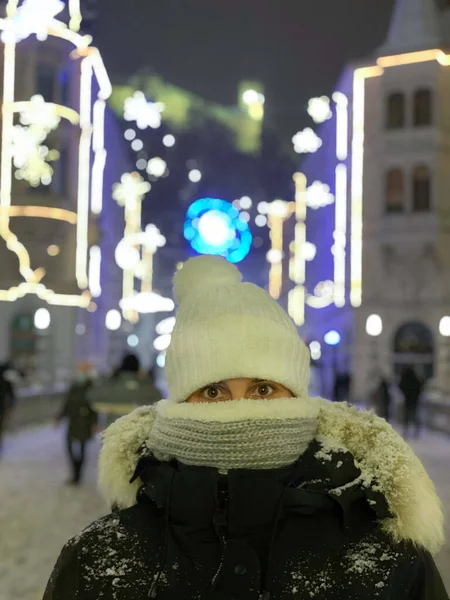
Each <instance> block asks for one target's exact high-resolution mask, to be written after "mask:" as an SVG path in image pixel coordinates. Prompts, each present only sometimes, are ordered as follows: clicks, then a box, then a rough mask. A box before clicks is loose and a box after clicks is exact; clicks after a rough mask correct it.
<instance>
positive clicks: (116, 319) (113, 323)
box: [105, 308, 122, 331]
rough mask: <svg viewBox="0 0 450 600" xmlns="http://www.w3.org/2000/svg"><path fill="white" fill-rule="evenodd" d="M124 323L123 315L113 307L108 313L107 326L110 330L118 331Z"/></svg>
mask: <svg viewBox="0 0 450 600" xmlns="http://www.w3.org/2000/svg"><path fill="white" fill-rule="evenodd" d="M121 325H122V316H121V314H120V312H119V311H118V310H116V309H115V308H113V309H112V310H109V311H108V312H107V313H106V317H105V327H106V329H109V331H117V330H118V329H120V327H121Z"/></svg>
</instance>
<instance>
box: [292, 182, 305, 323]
mask: <svg viewBox="0 0 450 600" xmlns="http://www.w3.org/2000/svg"><path fill="white" fill-rule="evenodd" d="M293 179H294V184H295V220H296V224H295V230H294V253H293V257H292V259H291V260H292V263H291V265H290V269H289V271H290V273H289V275H290V279H291V280H292V281H293V282H294V283H295V287H294V288H293V289H292V290H291V291H290V292H289V296H288V311H289V314H290V316H291V317H292V319H293V320H294V323H295V324H296V325H298V326H300V325H303V323H304V322H305V297H306V290H305V277H306V263H305V255H304V246H305V243H306V185H307V181H306V177H305V175H304V174H303V173H295V174H294V177H293Z"/></svg>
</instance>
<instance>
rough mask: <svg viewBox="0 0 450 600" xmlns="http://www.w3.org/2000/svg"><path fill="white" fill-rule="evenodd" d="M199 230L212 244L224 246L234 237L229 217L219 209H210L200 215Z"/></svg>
mask: <svg viewBox="0 0 450 600" xmlns="http://www.w3.org/2000/svg"><path fill="white" fill-rule="evenodd" d="M198 231H199V233H200V235H201V237H202V238H203V240H204V241H205V242H206V243H207V244H209V245H210V246H223V245H224V244H226V243H227V242H228V241H229V240H230V238H233V237H234V234H233V231H232V228H231V223H230V219H229V217H228V216H227V215H225V214H224V213H222V212H220V211H218V210H210V211H209V212H207V213H205V214H204V215H202V216H201V217H200V219H199V222H198Z"/></svg>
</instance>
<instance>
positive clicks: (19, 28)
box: [2, 0, 65, 43]
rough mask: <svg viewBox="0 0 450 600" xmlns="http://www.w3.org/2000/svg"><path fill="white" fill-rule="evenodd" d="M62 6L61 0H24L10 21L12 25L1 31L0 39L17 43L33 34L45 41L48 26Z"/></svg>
mask: <svg viewBox="0 0 450 600" xmlns="http://www.w3.org/2000/svg"><path fill="white" fill-rule="evenodd" d="M64 7H65V4H64V2H62V1H61V0H24V2H22V4H21V6H20V7H19V8H18V9H17V13H16V15H15V17H14V19H13V20H12V21H11V23H12V26H11V27H9V28H8V29H5V31H4V32H3V34H2V41H3V42H4V43H17V42H20V41H22V40H25V39H26V38H28V37H29V36H30V35H33V34H36V37H37V39H38V40H39V41H41V42H42V41H45V40H46V39H47V36H48V29H49V27H50V26H51V25H52V24H53V21H54V20H55V17H56V15H58V14H59V13H61V12H62V11H63V10H64Z"/></svg>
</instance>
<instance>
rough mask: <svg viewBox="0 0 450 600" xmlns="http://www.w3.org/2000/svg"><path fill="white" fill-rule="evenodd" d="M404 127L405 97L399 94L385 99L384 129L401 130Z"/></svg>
mask: <svg viewBox="0 0 450 600" xmlns="http://www.w3.org/2000/svg"><path fill="white" fill-rule="evenodd" d="M404 126H405V96H404V94H401V93H399V92H396V93H395V94H391V95H390V96H388V98H387V105H386V128H387V129H401V128H402V127H404Z"/></svg>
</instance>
